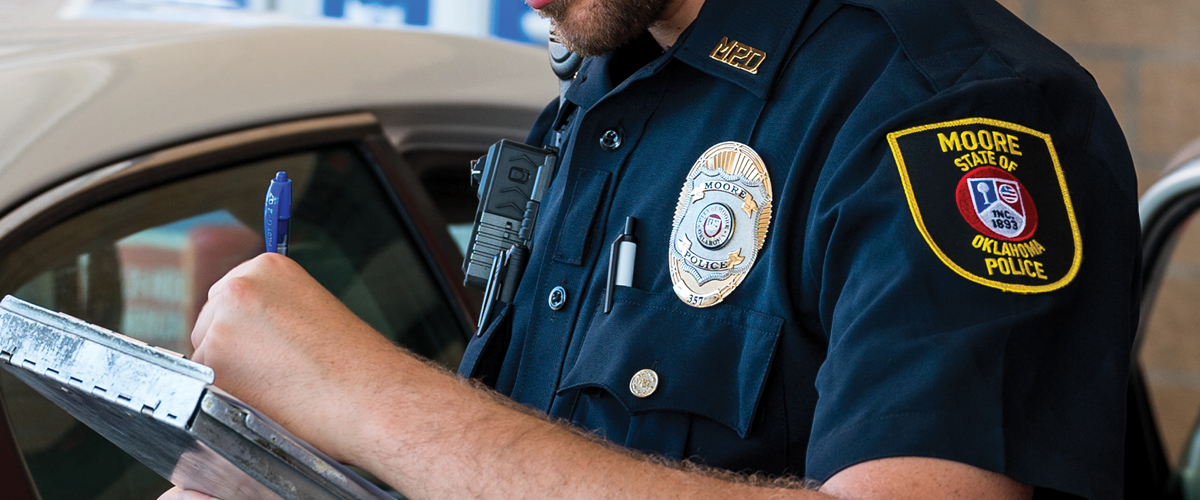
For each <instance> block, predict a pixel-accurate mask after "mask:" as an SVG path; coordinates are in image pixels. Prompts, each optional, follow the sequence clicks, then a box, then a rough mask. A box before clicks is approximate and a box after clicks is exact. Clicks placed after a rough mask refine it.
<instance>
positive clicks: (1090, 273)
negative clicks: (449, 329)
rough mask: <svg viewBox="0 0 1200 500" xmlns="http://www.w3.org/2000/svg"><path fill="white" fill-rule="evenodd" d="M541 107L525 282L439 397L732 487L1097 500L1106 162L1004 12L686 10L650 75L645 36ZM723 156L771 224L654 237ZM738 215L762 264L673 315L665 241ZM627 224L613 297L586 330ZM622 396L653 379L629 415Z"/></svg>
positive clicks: (1118, 406) (1030, 34)
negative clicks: (725, 475)
mask: <svg viewBox="0 0 1200 500" xmlns="http://www.w3.org/2000/svg"><path fill="white" fill-rule="evenodd" d="M566 99H567V100H568V101H569V103H570V105H569V106H568V107H567V109H568V110H569V109H571V108H574V109H575V111H574V112H572V113H562V115H569V116H562V115H559V114H558V113H557V106H556V105H554V104H552V105H551V106H550V107H548V108H547V111H546V112H545V113H543V116H542V117H541V118H540V119H539V121H538V124H537V125H536V127H535V130H534V132H533V133H532V135H531V137H532V138H533V142H538V141H541V142H542V143H543V144H549V141H550V140H551V139H552V137H553V135H554V133H553V130H552V129H553V128H554V126H555V121H556V120H557V121H560V122H563V123H565V125H564V134H565V137H566V142H565V144H564V147H563V152H562V158H561V161H560V165H561V166H560V167H559V169H558V171H557V173H556V176H555V177H554V180H553V183H552V185H551V187H550V190H549V193H548V195H547V197H546V201H545V203H544V204H543V210H544V215H543V216H542V217H541V223H540V224H539V226H538V229H537V233H536V235H535V240H534V250H533V253H532V256H531V260H530V262H531V264H530V267H529V270H528V272H526V274H525V276H524V278H523V280H522V282H521V283H520V287H519V289H518V292H517V299H516V301H515V302H514V304H515V305H514V306H511V307H509V308H507V309H506V310H504V311H503V313H502V314H501V319H500V320H498V321H496V322H494V323H493V324H492V325H491V326H490V327H489V328H487V329H486V333H485V334H484V335H483V336H482V337H479V338H475V339H473V340H472V342H471V344H470V345H469V346H468V351H467V354H466V356H465V357H464V361H463V364H462V368H461V369H460V372H461V373H463V374H464V375H468V376H476V377H483V378H484V379H485V380H486V381H487V382H488V383H489V384H490V385H493V386H494V387H495V388H496V389H497V390H499V391H500V392H502V393H504V394H508V395H510V396H511V397H512V398H513V399H514V400H516V401H519V402H521V403H523V404H525V405H528V406H530V407H532V408H535V409H537V410H540V411H543V412H546V413H548V414H549V415H551V416H553V417H558V418H563V419H566V420H569V421H571V422H573V423H574V424H576V425H578V426H580V427H582V428H585V429H588V430H592V431H594V432H596V433H597V434H599V435H601V436H603V437H604V438H606V439H608V440H610V441H613V442H615V443H618V444H622V445H625V446H627V447H630V448H634V449H638V450H644V451H646V452H652V453H657V454H662V455H665V456H668V457H673V458H678V459H691V460H694V461H697V462H701V463H705V464H708V465H712V466H716V467H722V468H726V469H730V470H733V471H765V472H768V473H771V474H785V473H786V474H795V475H800V476H806V477H810V478H813V479H816V480H821V481H823V480H826V479H828V478H829V477H831V476H832V475H834V474H836V473H837V472H839V471H841V470H843V469H845V468H847V467H849V466H852V465H854V464H858V463H862V462H865V461H869V460H874V459H880V458H886V457H897V456H918V457H934V458H940V459H946V460H953V461H956V462H961V463H964V464H969V465H972V466H975V467H979V468H982V469H986V470H990V471H995V472H998V473H1002V474H1005V475H1007V476H1009V477H1011V478H1013V479H1015V480H1017V481H1021V482H1023V483H1028V484H1031V485H1035V486H1037V487H1039V492H1041V493H1048V494H1050V495H1055V494H1058V493H1066V494H1069V495H1075V496H1079V497H1084V498H1091V499H1107V498H1117V497H1119V496H1120V495H1121V491H1122V489H1121V488H1122V459H1123V456H1122V450H1123V429H1124V422H1125V404H1124V395H1125V392H1124V391H1125V387H1126V386H1125V384H1126V377H1127V371H1128V367H1129V361H1128V360H1129V352H1130V346H1131V343H1132V337H1133V332H1134V330H1135V324H1136V320H1137V301H1138V291H1137V290H1138V276H1137V274H1138V268H1139V259H1140V252H1139V234H1138V221H1137V214H1136V195H1137V192H1136V179H1135V177H1134V171H1133V167H1132V161H1131V159H1130V156H1129V153H1128V150H1127V146H1126V144H1125V139H1124V136H1123V135H1122V133H1121V131H1120V129H1119V128H1118V126H1117V123H1116V120H1115V118H1114V117H1113V115H1112V113H1111V111H1110V109H1109V107H1108V105H1107V104H1106V102H1105V100H1104V98H1103V97H1102V96H1101V94H1100V92H1099V91H1098V90H1097V87H1096V85H1095V82H1094V81H1093V80H1092V79H1091V77H1090V76H1089V75H1088V74H1087V73H1086V72H1085V71H1084V70H1083V69H1082V68H1081V67H1080V66H1079V65H1078V64H1077V63H1075V62H1074V60H1073V59H1072V58H1071V57H1070V56H1068V55H1067V54H1066V53H1064V52H1062V51H1061V50H1060V49H1058V48H1057V47H1055V46H1054V45H1053V44H1051V43H1050V42H1048V41H1047V40H1045V39H1044V38H1042V37H1041V36H1040V35H1038V34H1037V33H1036V32H1034V31H1033V30H1032V29H1031V28H1029V27H1027V26H1026V25H1024V24H1023V23H1022V22H1021V21H1019V20H1018V19H1017V18H1015V17H1014V16H1012V15H1011V14H1010V13H1009V12H1008V11H1006V10H1005V9H1004V8H1003V7H1001V6H1000V5H998V4H996V3H994V2H992V1H985V0H929V1H924V2H912V1H907V0H842V1H835V0H758V1H754V2H739V1H736V0H708V1H707V2H705V4H704V7H703V9H702V10H701V12H700V15H699V17H698V18H697V19H696V20H695V22H694V23H693V24H692V26H691V27H690V28H689V29H688V30H687V31H685V32H684V34H683V35H682V36H681V37H680V39H679V41H678V42H677V43H676V44H675V45H674V46H673V47H671V48H670V49H668V50H666V51H665V52H663V51H662V49H661V48H659V47H658V46H657V45H654V43H653V40H652V39H650V38H649V37H643V38H642V39H640V40H638V41H636V42H633V43H631V44H629V45H628V46H626V47H623V48H621V49H619V50H617V51H615V52H613V53H611V54H608V55H606V56H602V57H596V58H590V59H588V60H586V61H585V62H584V64H583V66H582V68H581V69H580V70H579V73H578V75H577V76H576V79H575V82H574V85H573V86H572V87H571V89H570V90H569V92H568V94H567V95H566ZM606 134H607V138H606ZM729 141H732V142H736V143H740V144H743V145H746V146H748V149H751V150H753V152H754V153H756V154H757V156H758V157H759V158H760V159H761V161H762V164H763V165H765V169H766V177H768V178H769V183H770V188H771V189H770V197H769V198H770V199H769V206H766V204H765V203H764V201H766V200H763V199H762V197H761V196H759V197H757V198H756V200H755V201H756V203H755V204H752V206H749V207H742V206H738V205H737V204H736V203H734V204H732V205H729V206H727V207H725V209H721V208H720V207H717V208H711V207H704V210H705V212H704V213H703V214H702V215H704V216H705V217H709V218H713V220H714V221H716V222H714V225H713V226H702V225H700V223H697V222H692V221H684V222H682V223H677V222H676V212H677V209H681V208H680V207H683V208H687V207H689V206H692V205H689V203H692V200H693V196H695V195H696V193H693V192H682V191H685V189H684V188H685V182H687V181H688V180H689V175H690V173H692V172H693V171H694V169H693V167H694V166H696V167H697V168H700V167H701V166H703V165H700V166H697V160H698V159H699V158H701V156H702V155H704V154H705V152H706V151H708V150H709V148H710V147H713V146H714V145H717V144H721V143H726V142H729ZM700 163H701V164H703V163H704V162H700ZM705 168H707V167H705ZM725 173H729V172H725ZM739 179H740V180H738V181H737V182H734V184H737V185H739V186H741V187H742V188H748V187H753V186H755V185H759V184H762V183H759V184H754V183H753V182H749V181H747V180H746V179H745V178H739ZM689 186H690V184H689ZM759 187H760V188H761V186H759ZM729 189H732V191H729V192H733V193H735V194H736V193H737V189H734V188H728V189H727V190H729ZM701 194H703V193H701ZM714 196H715V195H714ZM696 206H700V205H696ZM726 209H728V210H726ZM743 211H745V212H746V213H747V214H751V213H753V214H757V216H761V215H762V214H763V213H766V214H767V217H768V221H767V222H768V224H767V225H766V236H765V241H763V242H762V247H761V250H758V251H757V252H755V251H754V249H753V248H751V247H752V246H753V245H749V246H746V245H743V246H742V247H741V251H743V253H741V254H740V256H734V255H731V259H732V260H729V261H725V264H728V263H729V262H737V261H738V259H742V260H750V261H752V266H751V267H749V269H748V271H746V272H744V273H743V274H742V275H741V281H740V282H739V283H735V285H736V286H735V287H734V288H732V290H731V291H729V290H726V291H727V292H728V293H727V294H726V295H724V296H723V300H721V301H720V302H719V303H716V304H715V305H710V306H709V307H693V306H691V305H689V304H687V303H685V302H684V300H682V299H681V294H679V293H676V289H677V287H676V286H675V284H674V282H675V280H674V279H673V277H672V272H671V269H670V268H671V265H672V264H671V262H670V260H671V258H672V257H671V255H672V246H673V245H675V244H676V243H677V241H673V239H672V234H673V231H674V230H675V229H676V228H675V226H677V225H682V226H685V227H681V228H679V230H678V231H676V233H677V234H676V236H677V238H675V239H676V240H677V239H678V238H679V234H684V235H685V236H686V238H685V239H688V238H691V239H692V240H695V237H694V235H699V234H700V231H701V230H702V229H704V230H708V229H714V230H715V229H720V228H721V225H720V220H719V219H721V217H730V214H731V213H732V214H735V215H736V214H741V213H742V212H743ZM629 216H632V217H635V218H636V219H637V220H638V227H637V232H636V236H637V238H638V240H639V245H638V247H637V259H636V269H635V271H634V276H633V283H632V286H631V287H616V290H615V297H614V306H613V309H612V311H611V312H609V313H607V314H606V313H604V312H603V309H602V307H603V302H604V290H605V284H606V278H607V272H608V261H609V251H610V243H611V242H612V241H613V240H614V239H616V238H617V237H618V235H619V234H621V232H622V229H623V225H624V222H625V218H626V217H629ZM736 217H741V215H736ZM736 217H735V219H736ZM732 221H733V219H730V220H729V221H728V222H732ZM758 221H759V222H761V219H758ZM689 224H691V225H689ZM755 227H758V228H760V229H761V228H762V227H763V226H753V224H742V223H741V222H739V223H738V225H736V226H735V227H733V228H732V234H734V236H733V237H735V238H743V239H742V240H740V241H747V239H746V238H749V240H751V241H752V240H753V238H752V237H750V236H747V234H748V233H747V232H749V233H753V232H754V231H755V229H754V228H755ZM705 228H708V229H705ZM693 230H694V231H693ZM739 231H742V233H740V234H739V233H738V232H739ZM714 234H715V233H714ZM688 235H692V236H688ZM751 236H753V235H751ZM693 243H695V242H694V241H693ZM696 245H698V244H696ZM692 248H693V249H695V248H699V247H698V246H695V245H694V246H693V247H692ZM705 248H707V246H706V247H705ZM688 262H689V263H691V264H695V263H694V262H692V261H688ZM691 264H689V265H691ZM744 264H745V263H744V262H743V265H744ZM695 265H701V264H695ZM723 265H724V264H723ZM685 267H686V266H685ZM693 267H694V266H693ZM692 271H695V269H691V270H689V269H683V271H682V272H680V273H678V274H679V275H683V274H687V273H689V272H692ZM701 274H702V273H701ZM695 283H696V282H695V281H694V280H693V282H692V284H695ZM556 287H561V288H562V290H563V291H565V294H564V295H563V296H562V297H559V298H565V300H564V301H562V302H561V304H560V307H558V308H557V309H555V308H552V307H551V306H550V304H549V301H548V297H549V296H550V295H551V291H552V290H554V289H555V288H556ZM685 288H686V287H685ZM643 370H653V371H654V373H655V374H656V375H657V380H655V381H650V382H649V384H648V385H649V387H650V388H651V389H653V392H652V393H650V394H649V395H645V391H644V389H646V388H647V386H648V385H647V381H646V380H645V379H642V381H641V384H642V387H641V388H642V389H643V393H642V394H641V395H643V396H645V397H639V396H638V395H635V394H633V392H634V391H633V389H631V380H633V378H634V377H635V374H638V373H639V372H642V371H643ZM1055 492H1057V493H1055Z"/></svg>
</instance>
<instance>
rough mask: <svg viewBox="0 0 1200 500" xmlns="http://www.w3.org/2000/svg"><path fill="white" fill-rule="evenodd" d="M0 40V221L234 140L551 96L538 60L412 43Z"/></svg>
mask: <svg viewBox="0 0 1200 500" xmlns="http://www.w3.org/2000/svg"><path fill="white" fill-rule="evenodd" d="M0 31H2V32H3V34H0V209H4V210H7V209H10V208H12V207H13V206H14V204H15V203H18V202H20V201H21V200H24V199H28V198H29V197H31V196H33V195H35V194H37V193H38V192H40V191H43V190H45V189H47V188H48V187H50V186H52V185H53V184H54V183H56V182H59V181H61V180H64V179H67V178H71V177H75V176H77V175H80V174H82V173H84V172H87V171H89V170H92V169H95V168H98V167H101V166H104V165H106V164H110V163H114V162H117V161H121V160H125V159H129V158H131V157H134V156H136V155H139V154H142V153H145V152H148V151H152V150H154V149H155V148H160V147H163V146H168V145H172V144H178V143H180V142H184V141H189V140H194V139H197V138H200V137H204V136H206V135H212V134H218V133H223V132H227V131H230V130H233V129H239V128H246V127H251V126H255V125H261V124H264V123H271V122H277V121H282V120H288V119H293V118H301V117H310V116H316V115H322V114H334V113H341V112H352V111H363V110H366V111H374V112H376V115H377V116H381V117H382V118H381V120H382V121H383V122H384V123H383V125H384V126H385V128H387V127H388V126H389V124H388V123H387V120H388V119H389V118H388V117H392V118H390V119H393V120H396V119H403V118H404V117H405V116H411V113H410V114H409V115H406V114H405V113H403V112H397V110H400V111H403V110H406V109H422V108H424V109H431V108H437V109H442V108H445V107H447V106H449V107H453V108H455V109H461V110H466V111H467V112H469V111H471V110H479V111H480V112H481V113H484V114H486V112H487V111H488V110H491V113H492V114H493V115H495V114H496V110H505V109H511V110H513V111H517V112H519V113H518V114H521V116H525V117H528V120H531V119H532V116H536V112H537V111H538V110H540V109H542V107H544V106H545V104H546V103H547V102H548V101H549V100H550V99H552V98H553V97H554V95H555V93H556V91H557V84H556V83H557V80H556V79H555V78H554V76H553V73H551V71H550V69H549V65H548V63H547V56H546V52H545V50H544V49H541V48H538V47H531V46H527V45H520V44H515V43H508V42H502V41H495V40H485V39H476V38H466V37H458V36H452V35H441V34H435V33H429V32H422V31H408V30H384V29H373V28H355V27H344V26H330V25H309V26H206V25H192V24H182V23H142V22H111V21H106V22H94V21H56V22H43V23H38V24H32V25H29V26H25V27H20V28H13V27H11V26H6V27H5V29H4V30H0ZM524 125H528V124H527V123H525V124H524ZM510 128H511V127H510Z"/></svg>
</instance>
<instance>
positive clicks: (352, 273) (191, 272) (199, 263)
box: [0, 147, 465, 500]
mask: <svg viewBox="0 0 1200 500" xmlns="http://www.w3.org/2000/svg"><path fill="white" fill-rule="evenodd" d="M277 171H286V172H287V173H288V176H289V177H290V178H291V179H292V182H293V218H292V223H291V224H292V233H291V245H290V256H291V257H292V258H293V259H295V260H296V261H297V262H298V263H300V264H301V265H302V266H304V268H305V269H306V270H307V271H308V272H309V273H310V274H312V275H313V277H315V278H316V279H317V280H318V281H319V282H320V283H321V284H322V285H324V286H325V287H326V288H328V289H329V290H330V291H331V292H333V294H334V295H336V296H337V297H338V298H339V299H341V300H342V302H343V303H345V304H346V305H347V306H348V307H349V308H350V309H351V310H352V311H354V312H355V313H356V314H357V315H358V316H359V317H360V318H362V319H363V320H364V321H366V322H367V323H369V324H370V325H371V326H373V327H374V328H375V329H376V330H378V331H380V332H381V333H382V334H383V335H385V336H387V337H388V338H389V339H391V340H393V341H394V342H397V343H399V344H402V345H404V346H406V347H408V348H409V349H411V350H413V351H415V352H416V353H418V354H421V355H423V356H426V357H428V358H431V359H433V360H435V361H437V362H439V363H441V364H443V365H445V366H447V367H449V368H454V367H455V366H456V365H457V362H458V359H459V358H460V357H461V355H462V350H463V347H464V344H465V340H464V339H465V337H464V332H463V329H462V326H461V324H460V322H459V319H458V316H457V315H456V313H455V311H454V309H453V308H452V306H451V305H450V302H449V301H448V299H447V297H446V294H445V293H443V291H442V290H441V288H440V287H439V285H438V282H437V280H436V278H435V277H434V275H433V274H432V271H431V270H430V267H429V266H428V264H427V262H426V260H425V259H424V258H423V256H422V254H421V252H420V250H419V248H418V247H417V246H416V245H415V244H414V242H413V240H412V236H411V235H410V234H409V232H408V230H407V228H406V226H405V225H404V223H403V220H402V219H401V218H400V214H399V213H398V212H397V210H396V207H395V205H394V204H393V203H392V202H391V199H390V198H389V194H388V192H387V191H384V188H383V187H382V184H381V183H380V181H379V178H378V177H377V176H376V175H375V172H374V171H373V170H372V169H371V167H370V166H369V165H368V164H367V163H365V162H364V160H363V159H362V158H361V157H360V156H359V155H358V154H357V153H356V152H355V150H354V149H353V148H350V147H334V148H327V149H320V150H315V151H309V152H303V153H297V154H290V155H287V156H282V157H278V158H273V159H268V160H263V161H256V162H252V163H248V164H244V165H240V166H236V167H232V168H228V169H224V170H221V171H218V172H214V173H210V174H206V175H201V176H197V177H193V178H189V179H186V180H183V181H179V182H175V183H171V184H168V185H164V186H158V187H155V188H153V189H149V190H146V191H143V192H140V193H137V194H135V195H132V196H128V197H125V198H122V199H119V200H116V201H113V202H110V203H107V204H104V205H102V206H99V207H96V208H94V209H91V210H89V211H87V212H85V213H82V214H80V215H78V216H75V217H73V218H71V219H69V220H67V221H65V222H63V223H61V224H58V225H56V226H54V227H51V228H48V229H47V230H45V231H44V232H42V233H41V234H39V235H37V236H36V237H34V238H33V239H31V240H29V241H28V242H27V243H25V244H23V245H22V246H21V247H19V248H18V249H16V250H15V251H13V252H12V253H10V254H8V255H7V256H5V257H4V259H3V260H0V292H2V293H12V294H14V295H16V296H18V297H21V298H23V299H25V300H29V301H31V302H34V303H36V304H39V305H42V306H45V307H49V308H51V309H56V310H60V311H64V312H66V313H69V314H72V315H75V316H78V317H80V318H83V319H85V320H87V321H89V322H92V323H96V324H99V325H101V326H104V327H106V328H110V329H113V330H117V331H119V332H122V333H124V334H127V335H129V336H132V337H135V338H138V339H140V340H144V341H146V342H149V343H151V344H154V345H159V346H162V347H166V348H168V349H172V350H175V351H178V352H181V353H184V354H190V352H191V343H190V341H189V337H190V333H191V328H192V325H193V323H194V322H195V319H196V316H197V314H198V313H199V311H200V308H201V307H202V306H203V304H204V301H205V299H206V297H207V291H208V288H209V287H210V286H211V285H212V284H213V283H214V282H216V281H217V280H218V279H219V278H220V277H221V276H223V275H224V274H225V273H226V272H227V271H229V270H230V269H232V268H233V267H234V266H236V265H237V264H239V263H241V262H243V261H245V260H246V259H249V258H251V257H253V256H255V255H257V254H259V253H261V252H262V251H263V246H264V245H263V238H262V206H263V198H264V196H265V193H266V187H267V185H268V183H269V181H270V179H271V178H272V177H273V176H274V174H275V172H277ZM280 293H287V291H286V290H280ZM330 334H331V335H336V332H330ZM0 391H3V395H4V397H5V398H6V401H7V402H8V408H9V411H10V413H11V415H10V416H11V419H12V421H13V426H14V431H15V433H16V435H17V440H18V444H19V446H20V447H21V450H22V453H23V454H24V456H25V458H26V461H27V463H28V465H29V468H30V471H31V473H32V475H33V477H34V481H35V483H36V484H37V487H38V489H39V493H40V494H41V497H42V498H43V500H57V499H72V500H74V499H80V498H105V499H122V500H124V499H130V500H132V499H143V498H145V499H153V498H156V497H157V495H158V494H159V493H161V492H162V491H163V490H164V489H165V487H167V486H169V485H167V484H166V483H165V482H164V481H163V480H162V479H160V478H158V477H157V476H156V475H155V474H154V473H153V472H150V471H149V470H148V469H145V468H144V467H142V466H141V465H140V464H138V463H137V462H136V460H134V459H133V458H131V457H129V456H128V455H126V454H125V453H123V452H121V451H120V450H119V449H117V448H115V447H114V446H112V445H111V444H109V443H108V441H106V440H104V439H103V438H101V437H100V436H98V435H96V434H95V433H93V432H92V431H91V430H90V429H87V428H86V427H85V426H83V425H82V424H79V423H78V422H77V421H75V420H74V419H72V418H71V417H69V416H67V415H66V414H65V413H63V412H62V411H61V410H59V409H58V408H57V407H55V406H54V405H53V404H51V403H49V402H48V401H46V400H44V399H42V398H41V397H40V396H39V395H37V394H36V393H34V392H32V390H31V389H28V388H27V387H25V386H24V385H23V384H21V383H20V382H19V381H16V380H15V379H14V378H12V377H11V376H9V375H7V374H6V373H5V374H4V375H3V376H2V377H0Z"/></svg>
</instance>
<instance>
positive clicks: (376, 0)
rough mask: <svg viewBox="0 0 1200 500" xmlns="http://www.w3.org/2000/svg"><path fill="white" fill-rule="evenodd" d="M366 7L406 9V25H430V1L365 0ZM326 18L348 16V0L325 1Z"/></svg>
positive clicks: (363, 2)
mask: <svg viewBox="0 0 1200 500" xmlns="http://www.w3.org/2000/svg"><path fill="white" fill-rule="evenodd" d="M360 3H362V4H364V5H377V6H380V7H400V8H402V9H404V24H411V25H414V26H428V25H429V0H363V1H362V2H360ZM324 12H325V17H342V16H344V15H346V0H325V10H324Z"/></svg>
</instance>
